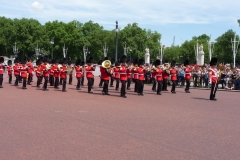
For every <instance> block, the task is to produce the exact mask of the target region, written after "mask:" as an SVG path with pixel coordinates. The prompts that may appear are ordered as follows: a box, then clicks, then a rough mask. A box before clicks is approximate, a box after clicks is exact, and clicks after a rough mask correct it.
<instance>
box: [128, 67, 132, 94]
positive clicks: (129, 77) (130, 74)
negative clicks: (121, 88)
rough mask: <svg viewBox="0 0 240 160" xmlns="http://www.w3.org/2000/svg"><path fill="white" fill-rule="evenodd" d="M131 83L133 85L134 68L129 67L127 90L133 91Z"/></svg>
mask: <svg viewBox="0 0 240 160" xmlns="http://www.w3.org/2000/svg"><path fill="white" fill-rule="evenodd" d="M131 83H132V67H131V66H129V67H128V68H127V90H131V89H130V85H131Z"/></svg>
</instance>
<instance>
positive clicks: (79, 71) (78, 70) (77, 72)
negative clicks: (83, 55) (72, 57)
mask: <svg viewBox="0 0 240 160" xmlns="http://www.w3.org/2000/svg"><path fill="white" fill-rule="evenodd" d="M75 76H76V78H81V77H82V68H81V67H78V66H76V67H75Z"/></svg>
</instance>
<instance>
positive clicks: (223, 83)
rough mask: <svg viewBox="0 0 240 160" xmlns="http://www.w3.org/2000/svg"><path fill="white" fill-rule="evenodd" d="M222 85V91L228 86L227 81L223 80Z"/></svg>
mask: <svg viewBox="0 0 240 160" xmlns="http://www.w3.org/2000/svg"><path fill="white" fill-rule="evenodd" d="M221 84H222V89H224V87H225V86H226V85H227V84H226V81H224V79H221Z"/></svg>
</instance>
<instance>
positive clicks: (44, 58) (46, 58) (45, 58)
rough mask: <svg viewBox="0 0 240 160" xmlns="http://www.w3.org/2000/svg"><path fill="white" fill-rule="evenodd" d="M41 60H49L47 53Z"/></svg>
mask: <svg viewBox="0 0 240 160" xmlns="http://www.w3.org/2000/svg"><path fill="white" fill-rule="evenodd" d="M42 61H43V62H44V63H45V62H49V58H48V55H46V56H44V57H43V59H42Z"/></svg>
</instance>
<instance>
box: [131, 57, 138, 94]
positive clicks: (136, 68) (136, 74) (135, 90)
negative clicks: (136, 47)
mask: <svg viewBox="0 0 240 160" xmlns="http://www.w3.org/2000/svg"><path fill="white" fill-rule="evenodd" d="M133 65H134V68H133V71H132V72H133V81H134V84H135V85H134V92H138V59H135V60H134V61H133Z"/></svg>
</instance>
